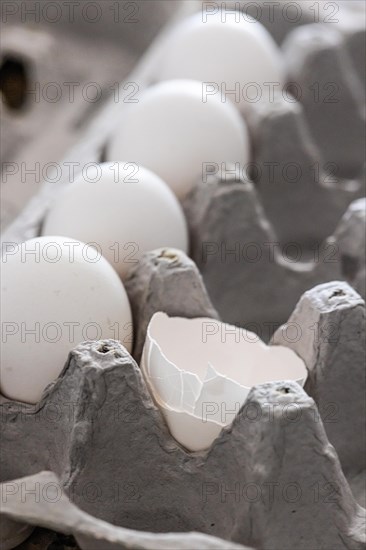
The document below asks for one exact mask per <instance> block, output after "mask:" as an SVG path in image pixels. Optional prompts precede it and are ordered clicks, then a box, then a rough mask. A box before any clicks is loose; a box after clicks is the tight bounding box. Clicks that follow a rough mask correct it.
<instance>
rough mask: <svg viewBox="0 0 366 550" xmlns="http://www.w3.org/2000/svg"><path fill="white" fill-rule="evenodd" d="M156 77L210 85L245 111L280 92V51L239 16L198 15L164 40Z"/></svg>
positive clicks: (260, 30) (255, 25)
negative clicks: (274, 91)
mask: <svg viewBox="0 0 366 550" xmlns="http://www.w3.org/2000/svg"><path fill="white" fill-rule="evenodd" d="M157 77H158V79H159V80H171V79H175V78H190V79H193V80H200V81H202V82H205V83H207V84H211V85H213V86H215V87H216V88H215V89H216V94H217V95H218V93H219V91H224V93H225V94H226V97H227V98H228V100H231V101H234V102H235V103H236V104H237V105H238V106H239V107H240V108H243V109H244V111H245V109H246V108H247V107H248V106H249V105H250V104H251V103H252V104H255V103H258V102H259V101H271V97H272V95H271V94H272V92H271V88H272V90H277V91H280V90H281V88H282V86H283V84H284V82H285V70H284V64H283V59H282V57H281V53H280V49H279V48H278V46H277V45H276V43H275V42H274V40H273V38H272V37H271V35H270V34H269V33H268V31H267V30H266V29H265V28H264V26H263V25H262V24H261V23H259V22H258V21H256V20H255V19H253V18H251V17H250V16H249V15H247V14H242V13H240V12H237V14H236V15H235V14H233V13H229V12H225V11H219V12H218V13H216V14H207V16H205V14H204V12H202V11H200V12H199V13H197V14H194V15H192V16H190V17H188V18H187V19H185V20H184V21H183V22H182V23H179V24H178V25H177V26H176V27H175V28H174V29H173V30H172V32H171V34H170V36H168V38H167V44H166V47H165V52H164V55H162V59H161V63H160V66H159V68H158V69H157ZM268 83H270V85H269V84H268ZM210 89H211V90H213V88H210ZM238 94H239V97H238Z"/></svg>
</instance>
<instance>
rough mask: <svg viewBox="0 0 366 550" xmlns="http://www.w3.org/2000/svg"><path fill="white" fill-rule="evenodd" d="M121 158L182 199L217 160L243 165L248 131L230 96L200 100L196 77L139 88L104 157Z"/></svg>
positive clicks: (218, 164)
mask: <svg viewBox="0 0 366 550" xmlns="http://www.w3.org/2000/svg"><path fill="white" fill-rule="evenodd" d="M122 158H123V159H127V160H130V161H133V162H137V163H138V164H141V165H142V166H145V167H146V168H149V169H150V170H152V171H153V172H155V173H156V174H158V175H159V176H160V177H161V178H162V179H163V180H164V181H166V183H167V184H168V185H169V186H170V187H171V189H172V190H173V191H174V193H175V194H176V195H177V197H178V198H183V197H184V196H185V195H186V194H187V193H188V192H189V190H190V189H191V188H192V187H193V185H194V184H195V183H196V182H197V181H199V180H200V179H202V178H205V177H206V176H207V173H208V172H209V171H218V170H219V169H220V168H221V167H222V166H221V165H222V163H224V164H225V166H226V165H227V166H229V163H234V164H235V163H237V164H238V165H240V166H244V165H245V164H246V163H247V162H248V160H249V139H248V133H247V129H246V126H245V123H244V121H243V120H242V118H241V116H240V114H239V113H238V111H237V110H236V109H235V108H234V107H233V105H232V104H231V103H230V101H227V102H223V101H221V96H220V97H219V96H216V97H211V98H209V100H208V101H206V102H205V101H204V99H203V96H202V83H201V82H197V81H193V80H175V81H170V82H163V83H160V84H157V85H155V86H152V87H151V88H148V89H147V90H146V91H145V92H143V93H142V94H141V96H140V99H139V102H138V103H136V104H134V105H131V106H130V108H129V109H128V111H127V112H126V115H125V116H124V118H123V120H121V124H120V128H119V130H118V131H117V133H116V135H115V136H114V138H113V140H112V141H111V144H110V148H109V151H108V159H109V160H111V161H118V160H121V159H122Z"/></svg>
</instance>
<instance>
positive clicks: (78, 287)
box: [1, 237, 132, 403]
mask: <svg viewBox="0 0 366 550" xmlns="http://www.w3.org/2000/svg"><path fill="white" fill-rule="evenodd" d="M32 251H33V253H32ZM1 320H2V356H1V393H3V395H5V396H6V397H9V398H10V399H14V400H17V401H23V402H25V403H36V402H37V401H39V399H40V398H41V396H42V392H43V390H44V389H45V387H46V386H47V385H48V384H49V383H50V382H52V381H54V380H55V379H56V378H57V377H58V375H59V374H60V372H61V370H62V368H63V366H64V365H65V362H66V360H67V356H68V353H69V351H70V350H72V349H73V348H74V347H75V346H76V345H77V344H79V343H80V342H82V341H85V340H99V339H101V338H102V339H103V338H114V339H116V340H120V341H121V342H122V344H123V345H124V346H125V347H126V349H127V350H128V351H131V348H132V317H131V310H130V305H129V301H128V298H127V294H126V291H125V289H124V286H123V284H122V282H121V280H120V278H119V277H118V275H117V273H116V272H115V271H114V269H113V268H112V266H111V265H110V264H109V263H108V262H107V260H105V258H103V257H101V256H99V257H98V255H97V254H96V250H95V249H94V248H92V247H90V246H87V245H86V244H84V243H81V242H78V241H74V240H72V239H69V238H62V237H41V238H38V239H32V240H29V241H26V242H25V243H22V244H21V245H19V247H18V249H17V250H14V249H11V251H10V249H9V251H8V253H6V255H4V257H3V260H2V280H1Z"/></svg>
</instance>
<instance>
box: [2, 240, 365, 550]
mask: <svg viewBox="0 0 366 550" xmlns="http://www.w3.org/2000/svg"><path fill="white" fill-rule="evenodd" d="M146 282H150V284H151V287H150V288H152V289H154V290H155V292H154V293H150V292H147V291H146V286H145V284H146ZM128 288H129V289H130V291H129V295H130V298H131V305H132V309H133V312H134V318H135V321H137V322H138V324H137V326H138V327H139V329H138V330H139V331H144V329H143V328H141V327H146V323H147V321H148V319H149V317H150V315H151V314H152V313H154V312H155V311H156V310H166V311H168V313H171V314H172V313H174V314H181V315H185V316H188V317H192V316H193V317H194V316H197V315H201V316H211V317H213V318H214V317H215V316H216V313H215V311H214V310H213V308H212V306H211V304H210V301H209V298H208V295H207V292H206V291H205V288H204V285H203V282H202V278H201V276H200V274H199V272H198V270H197V267H196V266H195V264H194V263H193V262H192V261H191V260H190V259H189V258H187V257H186V256H185V255H184V254H183V253H182V252H180V251H178V250H163V249H162V250H158V251H155V252H151V253H148V254H146V255H145V257H144V261H143V262H142V263H141V265H139V266H138V267H137V268H136V269H135V271H134V273H132V274H131V277H130V279H129V284H128ZM131 289H132V290H131ZM166 289H167V291H166ZM172 295H174V297H175V300H174V302H173V301H172V299H171V298H172ZM289 323H296V324H297V326H299V327H301V328H302V330H303V334H302V337H301V338H300V339H297V341H296V342H292V343H289V339H288V336H287V326H286V325H285V326H283V327H281V328H280V329H279V330H278V331H277V332H276V333H275V335H274V338H273V343H274V344H278V343H281V344H284V345H286V346H290V347H292V348H293V349H295V350H296V351H297V353H298V354H299V355H300V356H301V357H302V358H303V359H304V361H305V362H306V364H307V367H308V369H309V378H308V382H307V385H306V388H305V389H306V391H304V390H303V389H302V388H301V387H300V386H299V385H298V384H296V383H295V382H291V381H283V382H272V383H268V384H263V385H259V386H256V387H254V388H253V389H252V390H251V392H250V394H249V396H248V398H247V400H246V402H245V404H244V405H243V407H242V408H241V410H240V411H239V413H238V414H237V416H236V418H235V420H234V422H233V423H232V425H230V426H228V427H227V428H224V429H223V430H222V432H221V433H220V435H219V437H218V438H217V439H216V440H215V441H214V442H213V444H212V445H211V447H210V448H209V449H208V450H207V451H201V452H196V453H191V452H187V451H185V450H184V449H183V448H182V447H181V446H180V445H179V444H178V443H177V442H176V441H175V440H174V439H173V438H172V436H171V435H170V433H169V430H168V428H167V426H166V424H165V421H164V419H163V416H162V414H161V413H160V411H159V409H158V408H157V407H156V406H155V404H154V403H153V400H152V398H151V395H150V393H149V391H148V389H147V387H146V385H145V382H144V379H143V377H142V374H141V372H140V369H139V367H138V366H137V363H136V362H135V361H134V359H133V358H132V357H131V356H130V355H129V354H128V353H127V352H126V350H125V349H124V348H123V347H122V346H121V345H120V343H118V342H117V341H114V340H103V341H99V342H84V343H82V344H80V345H79V346H77V348H75V349H74V350H73V351H72V352H71V353H70V355H69V358H68V360H67V362H66V365H65V368H64V370H63V371H62V373H61V374H60V376H59V377H58V379H57V380H56V381H55V382H54V383H52V384H51V385H49V386H48V387H47V388H46V390H45V392H44V394H43V396H42V399H41V401H40V402H39V403H37V404H36V405H25V404H23V403H16V402H14V401H13V402H11V401H9V400H7V399H5V398H3V399H2V403H1V412H2V424H3V426H2V433H3V435H2V439H3V446H4V447H5V452H4V451H3V453H2V463H1V471H2V476H3V478H4V479H6V480H12V481H5V482H4V483H3V484H2V513H3V514H4V515H5V517H6V518H8V519H9V520H10V521H15V522H20V523H22V522H25V523H27V524H33V525H41V526H44V527H48V528H51V529H56V530H58V531H61V532H63V533H65V534H73V535H74V536H75V538H76V540H77V542H78V544H79V545H80V546H81V548H85V549H89V548H100V549H107V548H223V549H224V548H245V547H244V546H243V545H245V544H246V545H250V546H251V547H253V548H270V549H272V548H273V549H274V550H275V549H277V548H283V549H290V548H291V549H292V548H294V546H295V545H296V546H297V547H299V548H300V549H304V550H305V549H306V550H309V549H310V548H311V549H313V548H314V549H318V548H324V549H328V548H329V549H331V548H332V549H338V548H339V549H341V548H342V549H344V548H347V549H350V548H352V549H361V548H364V545H365V538H364V528H365V517H364V510H363V509H362V508H361V506H360V505H359V504H358V503H357V501H356V499H355V497H357V498H358V499H360V501H361V499H362V498H364V495H363V496H362V491H363V488H364V479H363V477H362V468H363V461H364V459H363V453H362V451H363V449H364V445H365V438H364V435H365V431H364V427H363V423H364V417H365V414H364V413H365V412H366V411H365V402H364V391H365V377H364V362H363V361H364V349H365V342H364V338H363V337H362V332H363V331H364V329H365V326H364V323H365V303H364V301H363V300H362V299H361V297H360V296H359V295H358V294H357V293H356V292H355V291H354V290H353V289H352V288H351V287H350V286H349V285H348V284H347V283H342V282H332V283H326V284H322V285H319V286H317V287H315V288H313V289H311V290H310V291H308V292H307V293H305V294H304V296H303V297H302V298H301V300H300V302H299V304H298V306H297V308H296V309H295V311H294V313H293V316H292V317H291V318H290V319H289ZM309 323H311V327H312V326H314V325H316V326H318V328H319V331H314V330H311V327H310V326H309ZM334 326H335V327H337V331H336V334H331V335H330V332H329V327H334ZM145 330H146V329H145ZM187 345H189V343H187ZM350 396H352V399H350ZM349 433H357V438H349V437H347V436H348V434H349ZM20 441H21V442H22V450H21V452H19V451H20V450H19V442H20ZM351 487H352V490H351ZM116 526H123V528H122V527H116ZM152 531H153V532H158V533H159V532H160V534H157V533H155V534H152V533H151V532H152ZM192 531H193V533H192ZM167 532H170V533H169V534H166V535H163V534H162V533H167ZM186 532H188V533H186ZM198 532H200V533H201V534H198ZM212 537H214V538H212ZM218 537H220V538H221V539H225V540H220V539H219V538H218ZM228 541H230V542H228ZM231 541H233V542H231Z"/></svg>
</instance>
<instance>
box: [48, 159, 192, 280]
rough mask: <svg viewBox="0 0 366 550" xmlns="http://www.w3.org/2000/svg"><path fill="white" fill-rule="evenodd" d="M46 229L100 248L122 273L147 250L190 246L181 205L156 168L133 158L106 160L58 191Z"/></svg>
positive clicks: (53, 233)
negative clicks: (154, 170) (119, 160)
mask: <svg viewBox="0 0 366 550" xmlns="http://www.w3.org/2000/svg"><path fill="white" fill-rule="evenodd" d="M43 234H44V235H66V236H67V237H71V238H73V239H78V240H80V241H83V242H86V243H92V242H93V243H94V245H95V246H96V247H97V249H98V250H99V251H100V252H101V253H102V254H103V256H104V257H105V258H107V260H108V261H109V262H110V263H111V264H112V265H113V266H114V267H115V269H116V271H117V272H118V273H119V275H120V276H121V277H122V278H124V277H125V276H126V275H127V272H128V270H129V268H131V267H133V266H135V265H136V263H137V262H138V261H139V258H140V256H141V254H142V253H143V252H147V251H149V250H154V249H155V248H161V247H165V246H166V247H173V248H178V249H180V250H183V251H184V252H187V249H188V231H187V226H186V221H185V218H184V214H183V211H182V208H181V206H180V204H179V202H178V201H177V199H176V197H175V196H174V194H173V193H172V191H171V190H170V189H169V187H168V186H167V185H166V184H165V183H164V182H163V181H162V180H161V179H160V178H159V177H158V176H156V175H155V174H153V173H152V172H150V171H149V170H146V169H145V168H142V167H141V166H138V165H136V164H133V163H124V162H121V163H103V164H100V165H96V166H94V167H93V168H92V169H91V170H89V171H88V173H86V172H84V173H83V174H81V175H80V176H79V178H78V179H77V180H76V181H75V182H74V183H71V184H70V185H69V186H68V187H67V188H66V189H65V190H64V192H63V193H62V194H61V195H60V196H59V197H58V200H57V202H56V203H55V204H54V206H53V208H52V209H51V211H50V212H49V214H48V216H47V218H46V220H45V223H44V226H43Z"/></svg>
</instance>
